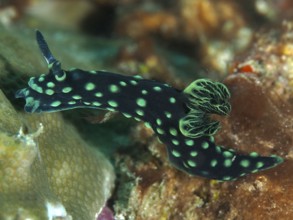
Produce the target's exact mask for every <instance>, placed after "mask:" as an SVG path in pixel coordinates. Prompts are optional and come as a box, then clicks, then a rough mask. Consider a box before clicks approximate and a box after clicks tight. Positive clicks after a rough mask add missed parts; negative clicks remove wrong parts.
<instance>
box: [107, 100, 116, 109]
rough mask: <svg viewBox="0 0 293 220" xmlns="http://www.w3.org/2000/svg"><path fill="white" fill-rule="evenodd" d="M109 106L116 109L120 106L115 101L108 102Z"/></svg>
mask: <svg viewBox="0 0 293 220" xmlns="http://www.w3.org/2000/svg"><path fill="white" fill-rule="evenodd" d="M108 104H109V105H110V106H111V107H114V108H115V107H117V106H118V103H117V102H115V101H113V100H110V101H108Z"/></svg>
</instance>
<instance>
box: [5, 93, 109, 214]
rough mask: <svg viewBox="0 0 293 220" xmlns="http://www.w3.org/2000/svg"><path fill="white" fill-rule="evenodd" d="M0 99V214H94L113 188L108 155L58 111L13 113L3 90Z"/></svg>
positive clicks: (99, 209) (100, 207)
mask: <svg viewBox="0 0 293 220" xmlns="http://www.w3.org/2000/svg"><path fill="white" fill-rule="evenodd" d="M0 105H1V110H0V111H1V115H2V116H5V117H1V118H0V219H1V220H2V219H3V220H6V219H15V218H19V219H32V220H37V219H41V220H43V219H62V220H70V219H80V220H89V219H95V218H96V217H97V216H98V213H99V212H100V211H101V210H102V208H103V207H104V205H105V203H106V201H107V199H108V198H109V197H110V195H111V190H112V188H113V182H114V172H113V168H112V166H111V164H110V163H109V162H108V160H106V159H105V158H104V157H103V156H102V155H101V154H100V153H99V152H95V151H94V150H93V149H91V148H90V147H89V146H88V145H87V144H86V143H85V142H84V141H83V140H82V139H81V138H80V137H79V136H78V135H77V133H76V131H75V130H74V129H73V127H72V126H70V125H67V124H65V123H64V121H63V119H62V118H61V116H60V115H58V114H44V115H37V116H35V115H27V114H24V115H18V114H17V113H16V112H15V111H14V109H13V108H12V106H11V105H10V103H9V102H8V101H7V99H6V98H5V96H4V95H3V94H2V93H1V94H0ZM2 107H3V108H2ZM2 113H3V114H2ZM20 118H21V120H22V121H23V122H24V124H25V125H27V126H28V128H29V132H27V131H25V128H24V127H21V123H20V120H18V121H16V120H15V119H20ZM13 121H14V122H15V121H16V122H17V123H11V122H13ZM40 123H41V124H40ZM17 127H18V128H17ZM17 129H20V130H18V131H17Z"/></svg>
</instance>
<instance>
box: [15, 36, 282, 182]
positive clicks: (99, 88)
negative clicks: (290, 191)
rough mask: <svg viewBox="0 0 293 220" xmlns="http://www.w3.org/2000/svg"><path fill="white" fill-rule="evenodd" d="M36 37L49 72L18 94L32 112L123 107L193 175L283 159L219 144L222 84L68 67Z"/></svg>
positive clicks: (224, 174) (224, 98)
mask: <svg viewBox="0 0 293 220" xmlns="http://www.w3.org/2000/svg"><path fill="white" fill-rule="evenodd" d="M36 39H37V42H38V45H39V47H40V50H41V52H42V54H43V56H44V58H45V60H46V62H47V64H48V68H49V73H48V74H46V75H44V74H43V75H41V76H39V77H32V78H31V79H30V80H29V82H28V85H29V87H28V88H24V89H21V90H18V91H17V93H16V97H17V98H24V99H25V100H26V104H25V111H27V112H54V111H61V110H68V109H73V108H96V109H104V110H109V111H119V112H121V113H122V114H123V115H125V116H126V117H134V118H135V119H137V120H142V121H144V122H145V124H146V126H149V127H151V128H152V129H153V130H154V132H155V133H156V135H157V136H158V138H159V139H160V140H161V142H163V143H164V144H165V145H166V148H167V151H168V157H169V160H170V162H171V164H172V165H173V166H175V167H176V168H178V169H180V170H182V171H185V172H186V173H188V174H190V175H198V176H202V177H206V178H211V179H217V180H222V181H228V180H234V179H236V178H238V177H241V176H244V175H246V174H249V173H255V172H258V171H261V170H265V169H268V168H271V167H274V166H276V165H278V164H280V163H281V162H283V159H282V158H280V157H278V156H275V155H272V156H267V157H265V156H260V155H258V154H257V153H256V152H252V153H250V154H249V155H241V154H238V153H236V152H235V151H234V150H231V149H227V148H225V147H223V146H219V145H217V144H216V143H215V141H214V137H213V135H214V134H215V133H216V132H217V130H218V129H219V126H220V125H219V122H217V121H214V120H212V119H211V118H210V117H209V115H210V114H218V115H228V114H229V112H230V110H231V106H230V104H229V98H230V93H229V91H228V89H227V87H226V86H225V85H223V84H222V83H219V82H213V81H210V80H207V79H199V80H196V81H194V82H192V83H191V84H190V85H189V86H188V87H187V88H186V89H185V90H184V91H179V90H177V89H175V88H173V87H171V86H169V85H167V84H162V83H160V82H157V81H153V80H147V79H143V78H141V77H139V76H125V75H120V74H116V73H111V72H107V71H84V70H81V69H72V70H63V69H62V68H61V63H60V62H59V61H58V60H56V59H55V58H54V56H53V55H52V53H51V51H50V49H49V47H48V45H47V43H46V41H45V40H44V38H43V36H42V34H41V33H40V32H39V31H37V33H36Z"/></svg>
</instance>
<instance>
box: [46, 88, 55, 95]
mask: <svg viewBox="0 0 293 220" xmlns="http://www.w3.org/2000/svg"><path fill="white" fill-rule="evenodd" d="M45 93H46V94H47V95H53V94H54V93H55V92H54V90H52V89H46V90H45Z"/></svg>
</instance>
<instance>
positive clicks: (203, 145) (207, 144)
mask: <svg viewBox="0 0 293 220" xmlns="http://www.w3.org/2000/svg"><path fill="white" fill-rule="evenodd" d="M201 147H202V148H203V149H208V148H209V143H208V142H206V141H204V142H203V143H202V144H201Z"/></svg>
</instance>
